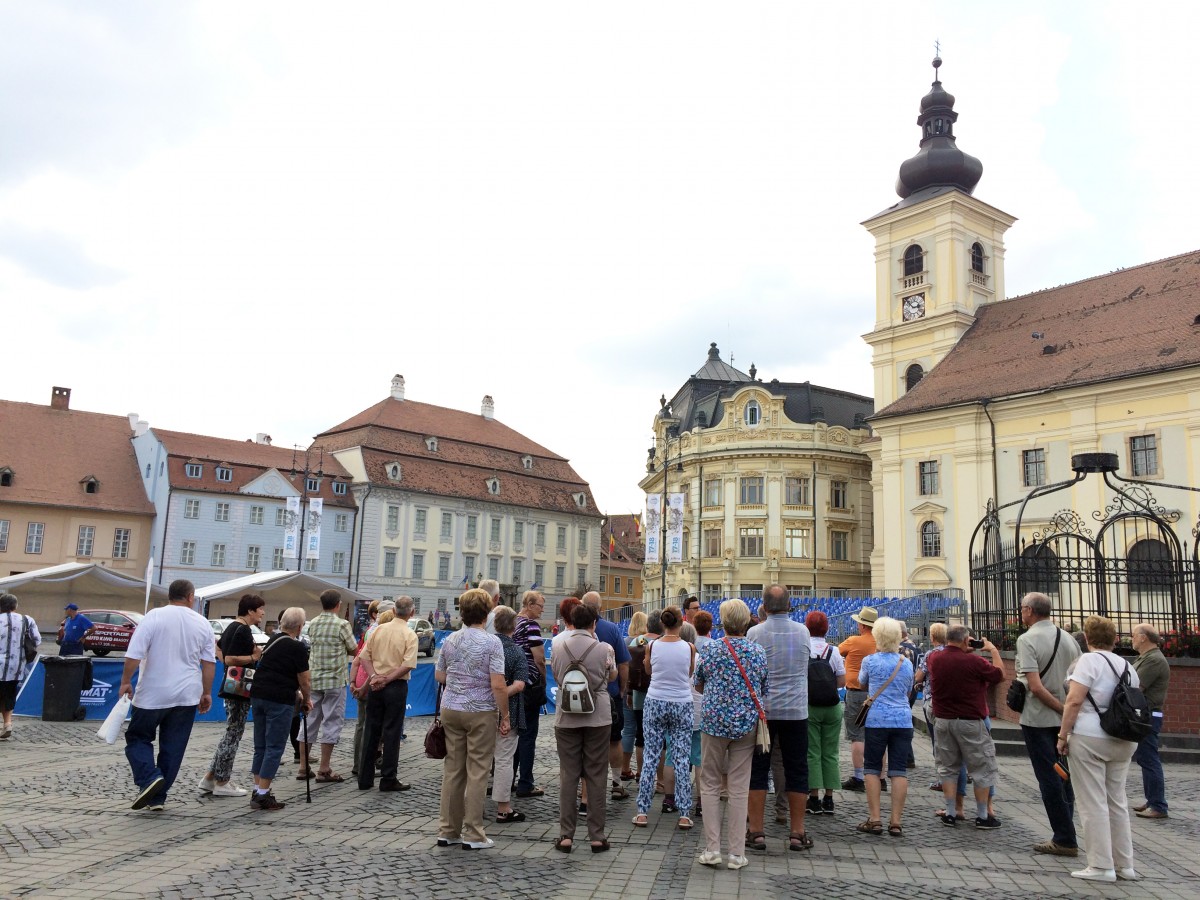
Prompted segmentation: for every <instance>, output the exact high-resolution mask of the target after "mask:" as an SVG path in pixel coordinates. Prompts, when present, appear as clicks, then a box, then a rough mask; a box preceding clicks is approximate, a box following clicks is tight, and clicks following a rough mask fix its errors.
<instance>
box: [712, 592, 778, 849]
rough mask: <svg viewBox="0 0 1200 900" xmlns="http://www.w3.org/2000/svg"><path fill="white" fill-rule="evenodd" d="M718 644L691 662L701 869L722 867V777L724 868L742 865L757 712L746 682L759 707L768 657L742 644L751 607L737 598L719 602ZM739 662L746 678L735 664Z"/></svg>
mask: <svg viewBox="0 0 1200 900" xmlns="http://www.w3.org/2000/svg"><path fill="white" fill-rule="evenodd" d="M720 613H721V627H722V628H724V629H725V638H724V639H723V640H713V641H710V642H709V643H708V644H706V645H705V646H704V649H703V650H701V651H700V659H699V661H698V662H697V663H696V679H695V681H696V690H698V691H700V692H701V693H702V694H703V695H704V701H703V703H702V705H701V709H700V756H701V761H700V797H701V799H702V801H703V804H704V808H705V809H706V810H710V812H709V813H708V815H706V816H705V817H704V844H705V847H704V852H703V853H701V854H700V857H699V861H700V863H701V864H702V865H705V866H719V865H720V864H721V814H720V809H721V803H720V800H721V776H722V775H727V776H728V778H729V803H728V809H727V810H726V815H727V816H728V817H729V824H728V825H727V827H726V833H727V838H726V844H727V846H728V849H729V861H728V863H727V865H728V867H729V868H731V869H740V868H741V867H742V866H744V865H746V862H747V861H746V805H747V801H748V798H749V791H750V762H751V760H752V759H753V758H754V737H755V735H754V732H755V726H756V725H757V724H758V710H757V707H756V705H755V703H754V700H753V699H752V698H751V696H750V688H749V687H748V686H747V684H746V680H747V679H749V681H750V684H751V685H752V686H753V688H754V693H755V694H756V695H757V697H758V701H759V703H760V704H761V703H762V702H763V701H764V699H765V698H766V696H767V655H766V652H765V651H764V650H763V648H762V647H760V646H759V645H758V644H755V643H751V642H750V641H748V640H746V629H747V628H749V627H750V609H749V607H747V606H746V604H745V603H743V602H742V601H741V600H726V601H725V602H724V603H722V604H721V611H720ZM735 654H736V657H737V660H738V661H740V662H741V664H742V669H745V672H746V677H745V678H743V677H742V672H741V670H739V669H738V664H737V662H735V660H734V656H735Z"/></svg>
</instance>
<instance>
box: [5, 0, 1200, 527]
mask: <svg viewBox="0 0 1200 900" xmlns="http://www.w3.org/2000/svg"><path fill="white" fill-rule="evenodd" d="M1160 8H1161V9H1164V10H1168V8H1169V11H1168V12H1162V13H1160V12H1157V11H1156V10H1157V9H1160ZM1198 9H1200V7H1197V6H1196V5H1194V4H1187V5H1184V4H1174V3H1172V4H1170V5H1169V7H1168V4H1165V3H1164V4H1154V5H1143V6H1142V7H1140V8H1135V7H1131V6H1130V5H1129V4H1128V3H1124V2H1123V3H1115V2H1113V3H1104V2H1086V3H1084V2H1079V3H1072V2H1056V3H1045V2H1013V0H1009V2H1004V3H984V2H973V3H963V2H946V3H943V2H922V0H910V2H908V3H904V4H896V3H874V2H858V3H852V4H822V5H819V6H818V5H816V4H808V3H797V2H781V3H754V2H750V0H739V2H736V3H733V2H722V3H702V2H696V0H690V2H680V3H671V2H645V0H642V2H638V3H625V2H611V0H610V2H608V3H603V4H600V3H587V4H584V3H577V2H564V0H555V2H547V3H522V2H506V3H496V2H484V3H465V2H440V3H435V2H423V3H398V2H389V3H379V4H373V3H354V2H347V3H339V4H329V3H321V4H306V3H297V2H288V3H255V2H246V3H238V4H231V3H207V4H200V3H196V4H192V3H182V2H170V3H161V2H149V0H147V2H108V3H95V2H86V3H85V2H54V0H38V2H28V0H17V2H8V0H0V83H2V84H3V90H0V298H2V299H0V302H2V303H3V307H2V308H3V310H4V331H3V334H4V338H5V339H4V342H3V355H4V365H3V367H2V371H3V375H2V376H0V396H2V397H4V398H5V399H10V400H24V401H30V402H36V403H45V402H48V401H49V397H50V388H51V386H52V385H63V386H67V387H71V388H72V389H73V397H72V405H73V406H74V407H75V408H77V409H88V410H95V411H100V412H108V413H116V414H125V413H127V412H137V413H139V414H140V415H141V416H142V417H143V418H144V419H147V420H148V421H149V422H150V423H151V425H157V426H160V427H164V428H171V429H178V430H185V431H194V432H200V433H205V434H213V435H218V436H222V437H231V438H247V437H252V436H253V435H254V434H255V433H256V432H260V431H265V432H269V433H270V434H271V435H272V436H273V437H274V439H275V443H276V444H277V445H283V446H292V445H293V444H297V443H298V444H301V445H307V444H308V443H309V442H310V441H311V439H312V437H313V436H314V435H315V434H317V433H319V432H320V431H322V430H324V429H326V428H328V427H330V426H331V425H334V424H336V423H338V422H340V421H342V420H344V419H346V418H348V417H350V416H351V415H353V414H354V413H356V412H358V411H359V410H361V409H364V408H366V407H368V406H370V405H372V404H374V403H376V402H378V401H379V400H381V399H382V398H384V397H385V396H387V392H388V387H389V382H390V379H391V377H392V375H393V374H395V373H400V374H403V375H404V376H405V379H406V381H407V395H408V397H409V398H410V399H413V400H421V401H424V402H428V403H434V404H438V405H443V406H451V407H456V408H459V409H465V410H468V411H471V412H478V410H479V405H480V400H481V398H482V397H483V395H484V394H491V395H492V396H493V397H494V398H495V401H496V417H497V418H498V419H500V420H501V421H503V422H505V423H506V424H508V425H510V426H512V427H513V428H516V429H517V430H519V431H521V432H523V433H524V434H526V435H527V436H529V437H530V438H532V439H533V440H536V441H538V442H539V443H541V444H543V445H544V446H546V447H549V448H550V449H551V450H553V451H555V452H556V453H559V454H561V455H562V456H565V457H568V458H569V459H570V460H571V461H572V463H573V464H574V466H575V468H576V470H577V471H578V472H579V473H580V475H582V476H583V478H585V479H586V480H588V481H589V482H590V483H591V485H592V488H593V491H594V493H595V495H596V499H597V502H598V503H599V504H600V507H601V508H602V509H604V510H606V511H611V512H615V513H620V512H630V511H634V510H636V509H640V508H641V505H642V497H641V493H640V491H639V490H638V488H637V482H638V480H639V479H640V478H641V477H643V476H644V474H645V459H646V448H647V447H648V446H649V444H650V435H651V425H652V420H653V416H654V414H655V413H656V411H657V410H658V397H659V395H660V394H663V393H666V394H667V395H668V396H669V395H671V394H672V392H673V391H674V390H675V389H676V388H677V387H678V386H679V385H680V384H681V383H682V381H683V380H684V379H685V378H686V377H687V376H688V375H689V374H690V373H692V372H694V371H695V370H696V369H698V368H699V367H700V366H701V365H702V364H703V362H704V359H705V354H706V352H707V349H708V344H709V342H710V341H716V342H717V343H718V344H719V346H720V348H721V351H722V354H723V356H724V358H725V359H726V360H728V359H729V357H730V354H732V355H733V357H734V364H735V365H736V366H738V367H739V368H742V369H746V368H748V367H749V365H750V363H751V362H754V363H756V364H757V366H758V370H759V374H760V377H763V378H764V379H766V380H768V381H769V380H770V379H771V378H779V379H781V380H785V381H787V380H793V381H803V380H806V379H807V380H812V381H813V382H815V383H818V384H823V385H827V386H831V387H836V388H842V389H846V390H851V391H858V392H860V393H864V394H869V393H870V392H871V389H872V388H871V385H872V380H871V367H870V355H869V352H868V348H867V346H866V345H865V343H864V342H863V341H862V339H861V335H862V334H863V333H865V332H867V331H869V330H870V329H871V328H872V327H873V317H874V295H873V292H874V262H873V243H872V240H871V238H870V236H869V235H868V234H867V232H866V231H865V230H864V229H863V228H862V227H861V226H860V225H859V223H860V222H861V221H863V220H864V219H866V218H868V217H869V216H871V215H873V214H875V213H877V212H879V211H880V210H882V209H883V208H885V207H887V206H889V205H890V204H892V203H893V202H895V200H896V199H897V198H896V195H895V193H894V183H895V178H896V173H897V169H898V167H899V165H900V163H901V162H902V161H903V160H904V159H906V158H908V157H909V156H911V155H912V154H913V153H915V152H916V150H917V143H918V140H919V133H918V129H917V126H916V123H915V120H916V115H917V111H918V103H919V101H920V98H921V96H922V95H924V94H925V93H926V92H927V91H928V89H929V84H930V82H931V80H932V69H931V68H930V60H931V59H932V57H933V55H934V54H933V42H934V40H935V39H938V40H940V41H941V45H942V58H943V59H944V61H945V62H944V65H943V67H942V70H941V73H942V80H943V83H944V85H945V87H946V89H947V90H949V91H950V92H951V93H953V94H954V95H955V97H956V98H957V104H956V107H955V108H956V110H957V111H958V112H959V114H960V118H959V121H958V124H957V126H956V134H957V137H958V142H959V146H960V147H961V148H962V149H964V150H965V151H967V152H968V153H971V154H973V155H974V156H977V157H979V158H980V159H981V160H982V161H983V164H984V175H983V180H982V181H981V182H980V184H979V186H978V187H977V188H976V191H975V195H976V196H977V197H979V198H980V199H982V200H984V201H986V202H988V203H990V204H992V205H994V206H997V207H999V208H1000V209H1003V210H1005V211H1006V212H1009V213H1011V214H1013V215H1015V216H1017V217H1018V219H1019V221H1018V222H1017V224H1016V225H1015V226H1014V227H1013V228H1012V229H1011V230H1010V231H1009V236H1008V242H1007V245H1008V257H1007V281H1008V290H1009V294H1010V295H1016V294H1021V293H1027V292H1029V291H1034V290H1039V289H1042V288H1046V287H1052V286H1054V285H1058V284H1061V283H1064V282H1069V281H1075V280H1078V279H1080V278H1085V277H1088V276H1092V275H1096V274H1101V273H1104V272H1108V271H1111V270H1113V269H1115V268H1118V267H1124V266H1129V265H1136V264H1138V263H1142V262H1147V261H1150V260H1153V259H1159V258H1162V257H1165V256H1170V255H1173V254H1176V253H1181V252H1186V251H1190V250H1195V249H1196V248H1197V247H1200V238H1198V237H1197V235H1196V234H1195V233H1194V232H1195V226H1194V222H1195V210H1196V209H1197V208H1200V175H1198V171H1200V170H1198V167H1197V166H1196V162H1195V156H1196V149H1195V148H1196V145H1197V141H1196V137H1197V125H1196V123H1197V113H1196V104H1197V101H1196V96H1197V90H1196V89H1197V82H1198V80H1200V78H1198V76H1197V74H1196V71H1197V70H1196V67H1195V57H1196V48H1195V39H1196V35H1197V34H1200V12H1198V11H1197V10H1198Z"/></svg>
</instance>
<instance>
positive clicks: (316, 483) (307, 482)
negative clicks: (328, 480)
mask: <svg viewBox="0 0 1200 900" xmlns="http://www.w3.org/2000/svg"><path fill="white" fill-rule="evenodd" d="M304 489H305V490H306V491H312V492H313V493H316V492H317V491H319V490H321V479H320V478H306V479H304Z"/></svg>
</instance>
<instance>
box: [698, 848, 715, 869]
mask: <svg viewBox="0 0 1200 900" xmlns="http://www.w3.org/2000/svg"><path fill="white" fill-rule="evenodd" d="M696 862H698V863H700V865H702V866H719V865H720V864H721V854H720V852H719V851H717V850H705V851H704V852H703V853H701V854H700V855H699V856H698V857H696Z"/></svg>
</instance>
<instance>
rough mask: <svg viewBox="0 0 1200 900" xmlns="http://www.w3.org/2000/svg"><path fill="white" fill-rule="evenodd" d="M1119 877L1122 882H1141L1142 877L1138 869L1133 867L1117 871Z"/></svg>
mask: <svg viewBox="0 0 1200 900" xmlns="http://www.w3.org/2000/svg"><path fill="white" fill-rule="evenodd" d="M1117 877H1118V878H1120V879H1121V880H1122V881H1141V880H1142V876H1141V875H1139V874H1138V872H1137V869H1135V868H1133V866H1126V867H1125V868H1123V869H1117Z"/></svg>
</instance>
